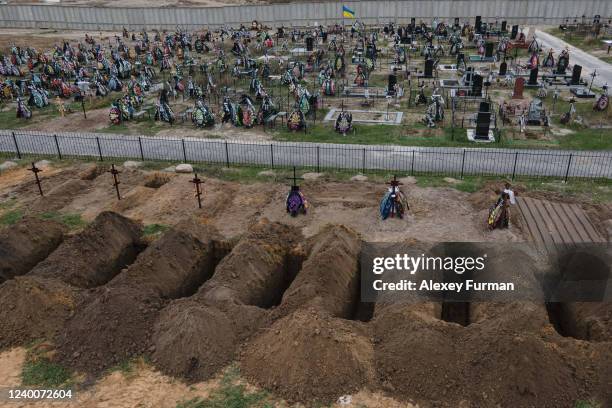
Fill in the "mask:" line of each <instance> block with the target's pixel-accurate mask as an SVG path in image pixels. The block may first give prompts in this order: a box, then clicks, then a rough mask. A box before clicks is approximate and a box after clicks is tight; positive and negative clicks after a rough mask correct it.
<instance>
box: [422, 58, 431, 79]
mask: <svg viewBox="0 0 612 408" xmlns="http://www.w3.org/2000/svg"><path fill="white" fill-rule="evenodd" d="M433 66H434V60H432V59H427V60H425V71H424V72H423V77H424V78H432V77H433Z"/></svg>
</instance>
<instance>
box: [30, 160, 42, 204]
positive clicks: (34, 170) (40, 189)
mask: <svg viewBox="0 0 612 408" xmlns="http://www.w3.org/2000/svg"><path fill="white" fill-rule="evenodd" d="M28 170H30V171H31V172H32V173H34V178H35V179H36V185H37V186H38V192H39V193H40V195H41V197H42V196H43V191H42V186H41V185H40V178H38V173H40V172H41V171H42V170H41V169H39V168H38V167H36V165H35V164H34V162H32V168H30V169H28Z"/></svg>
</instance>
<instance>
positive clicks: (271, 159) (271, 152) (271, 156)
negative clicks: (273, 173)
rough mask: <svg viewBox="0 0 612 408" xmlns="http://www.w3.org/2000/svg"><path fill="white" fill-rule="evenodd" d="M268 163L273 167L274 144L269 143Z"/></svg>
mask: <svg viewBox="0 0 612 408" xmlns="http://www.w3.org/2000/svg"><path fill="white" fill-rule="evenodd" d="M270 164H271V165H272V168H274V145H273V144H272V143H270Z"/></svg>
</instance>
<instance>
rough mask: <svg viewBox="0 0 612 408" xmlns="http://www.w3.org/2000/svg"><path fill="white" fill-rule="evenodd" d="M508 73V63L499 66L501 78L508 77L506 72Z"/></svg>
mask: <svg viewBox="0 0 612 408" xmlns="http://www.w3.org/2000/svg"><path fill="white" fill-rule="evenodd" d="M507 71H508V64H507V63H506V61H504V62H502V63H501V64H499V76H506V72H507Z"/></svg>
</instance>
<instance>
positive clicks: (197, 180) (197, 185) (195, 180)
mask: <svg viewBox="0 0 612 408" xmlns="http://www.w3.org/2000/svg"><path fill="white" fill-rule="evenodd" d="M191 183H193V184H195V188H196V193H195V195H196V197H197V198H198V208H202V190H200V184H202V183H203V181H202V179H200V178H199V177H198V173H195V175H194V177H193V180H191Z"/></svg>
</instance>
